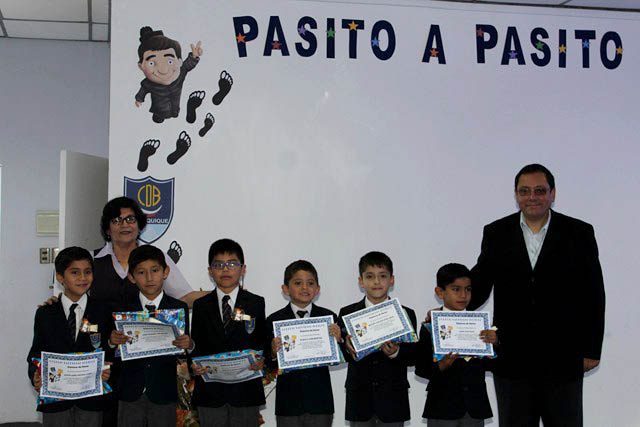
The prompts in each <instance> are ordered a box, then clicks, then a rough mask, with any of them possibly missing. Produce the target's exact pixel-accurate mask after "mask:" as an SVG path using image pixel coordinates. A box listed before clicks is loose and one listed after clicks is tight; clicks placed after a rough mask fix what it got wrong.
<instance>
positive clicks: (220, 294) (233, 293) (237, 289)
mask: <svg viewBox="0 0 640 427" xmlns="http://www.w3.org/2000/svg"><path fill="white" fill-rule="evenodd" d="M238 292H240V286H236V287H235V288H233V290H232V291H231V292H230V293H228V294H225V293H224V292H222V291H221V290H220V288H218V287H217V286H216V295H217V297H218V309H219V310H220V318H221V319H223V317H224V316H223V314H222V298H223V297H224V296H225V295H229V305H230V306H231V317H233V308H234V307H235V306H236V299H238Z"/></svg>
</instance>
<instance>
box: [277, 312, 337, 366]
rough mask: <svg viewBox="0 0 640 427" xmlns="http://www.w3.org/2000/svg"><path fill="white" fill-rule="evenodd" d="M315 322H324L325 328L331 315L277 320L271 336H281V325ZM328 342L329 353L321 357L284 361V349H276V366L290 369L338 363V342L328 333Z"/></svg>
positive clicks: (330, 321)
mask: <svg viewBox="0 0 640 427" xmlns="http://www.w3.org/2000/svg"><path fill="white" fill-rule="evenodd" d="M316 323H321V324H322V323H324V324H326V325H327V329H328V328H329V326H330V325H331V324H332V323H333V316H330V315H329V316H319V317H307V318H304V319H287V320H277V321H275V322H273V336H274V337H279V336H281V335H282V334H281V332H280V330H281V329H282V328H283V327H286V326H289V325H292V324H294V325H295V324H299V325H301V326H302V325H310V324H316ZM329 342H330V346H331V354H330V355H329V356H322V357H310V358H307V359H300V360H296V361H295V362H286V361H285V360H284V349H282V348H281V349H280V350H279V351H278V368H280V369H291V368H304V367H310V368H312V367H317V366H318V365H324V364H327V365H330V364H337V363H340V354H339V353H338V342H337V341H336V339H335V338H334V337H333V336H331V335H329Z"/></svg>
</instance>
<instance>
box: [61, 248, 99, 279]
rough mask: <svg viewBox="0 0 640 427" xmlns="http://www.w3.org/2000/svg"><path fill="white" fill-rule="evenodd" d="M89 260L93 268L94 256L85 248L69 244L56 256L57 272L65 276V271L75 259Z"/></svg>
mask: <svg viewBox="0 0 640 427" xmlns="http://www.w3.org/2000/svg"><path fill="white" fill-rule="evenodd" d="M82 260H87V261H89V264H91V269H92V270H93V257H92V256H91V254H90V253H89V251H88V250H86V249H85V248H81V247H79V246H69V247H68V248H65V249H63V250H61V251H60V252H59V253H58V256H56V259H55V261H54V263H55V266H56V273H58V274H60V275H62V276H64V272H65V270H66V269H67V268H69V266H70V265H71V263H72V262H73V261H82Z"/></svg>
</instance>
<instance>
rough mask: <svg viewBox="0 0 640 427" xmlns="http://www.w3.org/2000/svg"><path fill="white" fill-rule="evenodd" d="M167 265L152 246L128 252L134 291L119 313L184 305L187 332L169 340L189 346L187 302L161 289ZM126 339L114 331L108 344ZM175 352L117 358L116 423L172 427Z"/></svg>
mask: <svg viewBox="0 0 640 427" xmlns="http://www.w3.org/2000/svg"><path fill="white" fill-rule="evenodd" d="M168 275H169V267H168V266H167V263H166V261H165V257H164V253H163V252H162V251H161V250H160V249H158V248H157V247H155V246H151V245H144V246H138V247H137V248H136V249H134V250H133V251H132V252H131V254H130V255H129V272H128V277H129V280H130V281H131V282H133V283H135V284H136V286H137V287H138V293H137V294H136V295H131V296H130V297H128V298H127V299H126V300H125V301H124V303H123V304H122V305H120V306H119V307H118V311H144V310H146V311H148V312H149V314H150V315H151V316H153V313H155V311H156V310H165V309H183V310H184V312H185V322H186V326H185V333H184V334H183V335H181V336H180V337H178V338H176V340H175V341H173V345H175V346H176V347H178V348H181V349H184V350H188V349H191V348H193V342H192V341H191V338H190V337H189V335H188V333H189V308H188V307H187V304H186V303H184V302H182V301H180V300H178V299H175V298H172V297H170V296H169V295H167V294H166V293H165V292H164V290H163V284H164V280H165V279H166V278H167V276H168ZM129 339H130V338H129V337H127V336H126V335H125V334H124V333H122V332H119V331H116V330H113V331H112V332H111V337H110V339H109V341H110V344H111V345H114V346H115V345H119V344H124V343H126V342H127V341H128V340H129ZM177 358H178V356H176V355H168V356H155V357H147V358H142V359H135V360H127V361H123V362H121V363H122V365H121V373H120V377H119V380H118V394H119V396H118V398H119V402H118V426H119V427H139V426H153V427H156V426H167V427H169V426H171V427H175V425H176V401H177V399H178V388H177V377H176V361H177Z"/></svg>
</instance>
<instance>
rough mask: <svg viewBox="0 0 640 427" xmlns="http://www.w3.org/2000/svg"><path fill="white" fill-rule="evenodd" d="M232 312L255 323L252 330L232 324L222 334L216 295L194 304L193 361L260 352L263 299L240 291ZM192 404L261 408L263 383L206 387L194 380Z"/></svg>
mask: <svg viewBox="0 0 640 427" xmlns="http://www.w3.org/2000/svg"><path fill="white" fill-rule="evenodd" d="M235 308H240V309H242V310H244V313H245V314H247V315H249V316H251V318H252V319H254V320H255V323H254V324H253V330H251V324H250V322H245V321H234V320H232V321H231V326H230V327H229V328H228V329H229V331H228V332H227V333H226V334H225V330H224V325H223V323H222V317H221V315H220V309H219V307H218V297H217V294H216V292H215V291H212V292H210V293H209V294H207V295H205V296H203V297H202V298H198V299H197V300H196V301H195V302H194V303H193V317H192V324H193V326H192V328H191V338H192V339H193V341H194V342H195V344H196V347H195V349H194V351H193V353H192V356H193V357H197V356H210V355H212V354H217V353H226V352H230V351H239V350H246V349H253V350H256V351H257V350H262V349H263V347H264V342H265V316H264V298H263V297H261V296H258V295H255V294H252V293H251V292H249V291H246V290H244V289H240V290H239V291H238V297H237V298H236V303H235V307H234V309H235ZM191 402H192V404H193V405H194V406H206V407H210V408H218V407H220V406H222V405H224V404H226V403H228V404H229V405H231V406H235V407H246V406H259V405H264V403H265V398H264V387H263V386H262V379H261V378H256V379H253V380H250V381H245V382H241V383H236V384H222V383H214V382H211V383H205V382H204V380H203V379H202V377H201V376H196V383H195V388H194V390H193V396H192V398H191Z"/></svg>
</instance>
